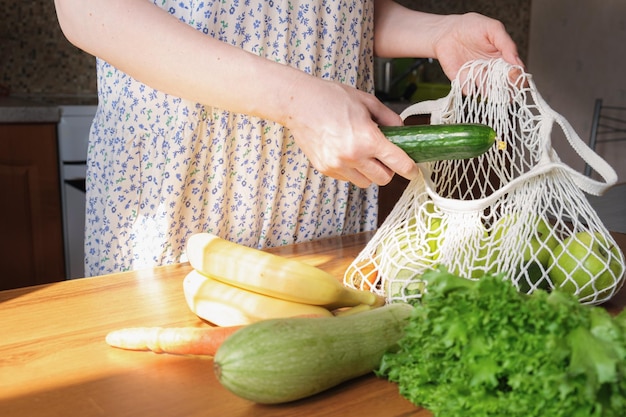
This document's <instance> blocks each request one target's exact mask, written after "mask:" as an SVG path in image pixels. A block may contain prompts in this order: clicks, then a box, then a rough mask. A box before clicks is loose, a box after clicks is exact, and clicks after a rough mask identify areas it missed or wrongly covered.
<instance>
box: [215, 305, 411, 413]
mask: <svg viewBox="0 0 626 417" xmlns="http://www.w3.org/2000/svg"><path fill="white" fill-rule="evenodd" d="M412 311H413V307H411V306H410V305H408V304H404V303H394V304H388V305H386V306H383V307H380V308H375V309H373V310H369V311H364V312H359V313H354V314H348V315H345V316H337V317H295V318H285V319H271V320H264V321H260V322H256V323H253V324H250V325H248V326H246V327H244V328H242V329H240V330H238V331H237V332H235V333H234V334H233V335H231V336H230V337H229V338H228V339H226V341H224V343H223V344H222V345H221V346H220V348H219V349H218V350H217V352H216V354H215V357H214V369H215V374H216V376H217V378H218V380H219V381H220V383H221V384H222V385H223V386H224V387H226V389H228V390H229V391H231V392H233V393H234V394H236V395H238V396H239V397H242V398H245V399H247V400H250V401H254V402H256V403H261V404H277V403H284V402H289V401H294V400H298V399H301V398H305V397H308V396H311V395H314V394H317V393H319V392H322V391H324V390H326V389H329V388H331V387H333V386H336V385H338V384H340V383H342V382H344V381H347V380H349V379H352V378H356V377H358V376H361V375H365V374H367V373H369V372H372V371H373V370H374V369H376V368H377V367H378V366H379V365H380V361H381V359H382V356H383V354H384V353H385V352H386V351H388V350H390V349H392V348H394V347H395V346H396V344H397V342H398V341H399V340H400V338H401V337H402V335H403V333H404V328H405V326H406V324H407V322H408V319H409V317H410V316H411V313H412Z"/></svg>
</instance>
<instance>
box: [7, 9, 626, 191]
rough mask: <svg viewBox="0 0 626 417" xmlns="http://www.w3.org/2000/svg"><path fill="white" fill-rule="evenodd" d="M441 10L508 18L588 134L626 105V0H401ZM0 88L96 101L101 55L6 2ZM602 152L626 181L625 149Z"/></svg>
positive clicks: (45, 13)
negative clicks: (602, 113) (598, 120)
mask: <svg viewBox="0 0 626 417" xmlns="http://www.w3.org/2000/svg"><path fill="white" fill-rule="evenodd" d="M399 2H400V3H402V4H404V5H406V6H409V7H411V8H414V9H419V10H424V11H430V12H436V13H462V12H466V11H478V12H481V13H483V14H486V15H488V16H492V17H495V18H497V19H500V20H501V21H502V22H504V24H505V25H506V27H507V29H508V30H509V32H510V33H511V35H512V36H513V38H514V39H515V41H516V42H517V44H518V46H519V49H520V55H521V56H522V59H523V60H524V62H525V63H526V64H527V68H528V71H529V72H531V73H532V74H533V77H534V79H535V82H536V84H537V86H538V89H539V92H540V93H541V95H542V96H543V97H544V98H545V99H546V100H547V102H548V103H549V104H550V106H551V107H553V108H554V109H555V110H556V111H558V112H559V113H561V114H563V115H564V116H565V117H566V118H567V119H568V120H569V122H570V123H571V124H572V125H573V127H574V129H575V130H576V131H577V132H578V133H579V135H580V136H581V137H582V138H584V139H585V140H586V139H587V137H588V135H589V130H590V124H591V116H592V110H593V103H594V99H595V98H596V97H603V98H604V100H605V102H606V103H613V104H621V105H624V104H626V76H625V72H624V68H626V54H624V53H623V52H624V45H623V42H624V39H626V2H624V1H623V0H603V1H601V2H598V1H595V0H580V1H578V2H576V7H573V5H572V3H571V2H570V1H568V0H551V1H531V0H507V1H506V2H494V1H491V0H449V1H437V0H400V1H399ZM0 4H1V5H2V6H3V7H2V10H3V13H4V17H3V24H2V25H1V26H0V85H1V86H2V88H3V89H4V90H5V91H6V90H7V89H8V90H9V91H10V92H11V93H12V94H13V95H20V96H35V97H40V98H50V99H53V100H54V99H57V100H70V99H74V100H75V99H76V97H79V98H85V99H87V100H89V99H91V98H93V97H94V96H95V93H96V77H95V72H94V59H93V57H91V56H89V55H87V54H85V53H83V52H81V51H79V50H78V49H76V48H74V47H73V46H72V45H70V44H69V43H68V42H67V41H66V39H65V38H64V37H63V35H62V33H61V31H60V29H59V26H58V23H57V20H56V16H55V12H54V2H53V1H49V0H46V1H44V0H37V1H28V2H25V1H19V0H0ZM556 142H557V143H556V145H555V147H556V148H557V151H559V154H560V155H561V157H562V159H563V160H565V161H566V162H567V163H569V164H570V165H571V166H573V167H574V168H576V169H580V170H582V169H583V163H582V161H580V159H579V158H578V157H577V155H576V154H575V153H574V152H573V151H571V150H570V149H568V148H567V147H560V146H559V143H558V142H560V141H559V140H556ZM597 150H598V152H599V153H600V154H601V155H603V157H605V159H607V160H608V162H609V163H610V164H611V165H612V166H614V167H615V169H616V170H617V171H618V174H619V176H620V179H622V180H623V179H625V178H626V164H622V163H621V161H623V160H624V157H625V156H626V155H625V153H626V150H624V147H621V149H620V147H618V146H617V145H613V147H612V148H609V147H608V146H607V145H604V146H602V145H600V146H599V147H598V149H597Z"/></svg>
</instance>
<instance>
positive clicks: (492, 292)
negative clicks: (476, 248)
mask: <svg viewBox="0 0 626 417" xmlns="http://www.w3.org/2000/svg"><path fill="white" fill-rule="evenodd" d="M422 279H424V280H425V281H426V282H427V291H426V293H425V294H424V296H423V297H422V299H421V302H416V304H415V312H414V314H413V315H412V317H411V319H410V323H409V324H408V325H407V327H406V331H405V335H404V336H403V337H402V338H401V339H400V341H399V343H398V344H399V349H397V350H394V351H390V352H388V353H386V354H385V355H384V357H383V359H382V362H381V365H380V367H379V369H378V370H377V371H376V372H377V374H378V375H379V376H384V377H386V378H388V379H389V380H390V381H394V382H396V383H398V384H399V390H400V393H401V395H403V396H404V397H406V398H407V399H409V400H410V401H411V402H413V403H414V404H416V405H420V406H422V407H424V408H427V409H428V410H430V411H431V412H433V414H434V415H435V416H436V417H467V416H472V417H492V416H493V417H496V416H497V417H502V416H507V417H511V416H520V417H521V416H523V417H534V416H542V417H544V416H550V417H578V416H580V417H583V416H584V417H589V416H597V417H623V416H624V412H625V410H626V313H624V312H622V313H620V314H619V315H618V316H617V317H615V318H613V317H611V316H610V315H609V313H608V312H606V311H605V310H604V309H602V308H601V307H593V306H586V305H582V304H580V303H579V302H578V301H577V300H576V298H575V297H573V296H572V295H569V294H566V293H563V292H562V291H559V290H555V291H553V292H552V293H547V292H545V291H542V290H538V291H535V292H534V293H532V294H531V295H526V294H521V293H519V292H518V291H517V290H516V289H515V287H513V286H512V285H511V284H510V282H509V281H506V280H504V279H503V277H502V276H494V275H486V276H484V277H482V278H481V279H480V280H478V281H472V280H468V279H465V278H460V277H458V276H455V275H453V274H450V273H448V272H446V271H445V270H444V269H440V270H437V271H430V272H427V273H425V274H424V275H423V277H422Z"/></svg>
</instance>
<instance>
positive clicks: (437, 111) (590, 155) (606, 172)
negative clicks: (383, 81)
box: [400, 81, 617, 196]
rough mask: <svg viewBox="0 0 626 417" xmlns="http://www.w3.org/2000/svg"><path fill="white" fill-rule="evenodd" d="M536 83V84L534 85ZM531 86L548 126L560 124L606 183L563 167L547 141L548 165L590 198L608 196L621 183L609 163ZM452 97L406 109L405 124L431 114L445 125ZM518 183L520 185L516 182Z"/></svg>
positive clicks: (403, 117) (568, 138)
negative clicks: (443, 117)
mask: <svg viewBox="0 0 626 417" xmlns="http://www.w3.org/2000/svg"><path fill="white" fill-rule="evenodd" d="M531 83H532V81H531ZM532 84H533V85H532V86H531V87H532V88H531V91H532V95H533V98H534V99H535V103H537V105H538V106H539V107H541V108H542V110H543V111H544V114H545V115H546V116H549V117H550V119H551V120H544V122H545V123H549V125H548V126H552V125H553V124H554V123H557V124H558V125H559V126H560V128H561V129H562V130H563V133H564V134H565V137H566V138H567V141H568V142H569V144H570V146H571V147H572V148H573V149H574V151H576V153H577V154H578V155H579V156H580V157H581V158H582V159H583V161H584V162H586V163H587V164H589V166H590V167H591V168H592V169H593V170H594V171H596V172H597V173H598V174H599V175H600V176H601V177H602V178H603V180H604V181H598V180H595V179H593V178H591V177H588V176H586V175H584V174H583V173H582V172H578V171H576V170H574V169H573V168H571V167H570V166H568V165H566V164H564V163H562V162H561V161H560V160H559V158H558V156H557V155H556V152H555V151H554V149H552V148H551V142H550V141H547V143H546V147H547V148H546V149H544V155H547V157H548V159H547V160H546V163H547V164H549V165H551V166H552V167H555V166H558V168H560V169H564V170H565V171H567V172H568V173H569V174H570V175H571V177H572V180H573V181H574V183H575V184H576V185H577V186H578V187H579V188H580V189H581V190H583V191H585V192H587V193H588V194H592V195H597V196H600V195H602V194H604V193H605V192H606V191H607V190H608V189H609V188H611V187H612V186H614V185H615V184H616V183H617V173H616V172H615V170H614V169H613V167H611V166H610V165H609V164H608V162H606V161H605V160H604V159H603V158H602V157H601V156H600V155H598V154H597V153H596V152H594V151H593V149H591V148H590V147H589V146H588V145H587V143H586V142H584V141H583V140H582V139H581V138H580V136H579V135H578V134H577V133H576V131H575V130H574V128H573V127H572V126H571V124H570V123H569V122H568V121H567V120H566V119H565V118H564V117H563V116H562V115H560V114H559V113H557V112H555V111H554V110H552V108H550V106H548V104H547V103H546V102H545V101H544V100H543V98H542V97H541V96H540V95H539V94H537V93H536V88H535V86H534V83H532ZM448 100H449V97H448V96H446V97H442V98H439V99H436V100H427V101H421V102H417V103H415V104H412V105H410V106H409V107H407V108H406V109H404V110H403V111H402V112H401V113H400V117H401V118H402V120H405V119H406V118H407V117H409V116H414V115H423V114H430V115H431V124H439V123H441V114H442V111H443V109H445V108H446V105H447V102H448ZM546 168H547V167H546V166H544V167H542V168H541V171H545V170H546ZM514 182H516V181H514Z"/></svg>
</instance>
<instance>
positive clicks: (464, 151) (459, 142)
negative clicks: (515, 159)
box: [380, 123, 496, 162]
mask: <svg viewBox="0 0 626 417" xmlns="http://www.w3.org/2000/svg"><path fill="white" fill-rule="evenodd" d="M380 130H381V131H382V132H383V134H384V135H385V137H387V139H389V140H390V141H391V142H392V143H393V144H395V145H396V146H398V147H400V148H401V149H402V150H403V151H404V152H406V153H407V154H408V155H409V156H410V157H411V159H413V160H414V161H415V162H430V161H442V160H452V159H468V158H474V157H477V156H480V155H482V154H483V153H485V152H486V151H487V150H488V149H489V148H491V146H493V144H494V142H495V140H496V132H495V131H494V130H493V129H492V128H491V127H489V126H487V125H482V124H474V123H465V124H443V125H415V126H380Z"/></svg>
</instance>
